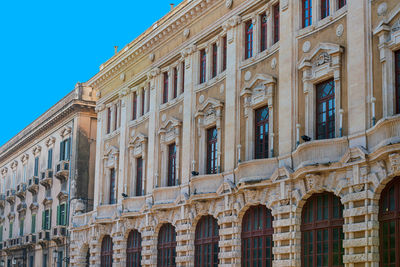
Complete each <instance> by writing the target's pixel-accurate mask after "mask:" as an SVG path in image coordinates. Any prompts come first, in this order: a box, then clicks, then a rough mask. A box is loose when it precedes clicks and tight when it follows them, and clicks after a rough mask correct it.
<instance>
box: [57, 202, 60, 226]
mask: <svg viewBox="0 0 400 267" xmlns="http://www.w3.org/2000/svg"><path fill="white" fill-rule="evenodd" d="M57 225H60V205H58V206H57Z"/></svg>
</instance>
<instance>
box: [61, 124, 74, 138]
mask: <svg viewBox="0 0 400 267" xmlns="http://www.w3.org/2000/svg"><path fill="white" fill-rule="evenodd" d="M71 131H72V129H71V127H69V126H65V127H64V128H63V129H62V130H61V132H60V136H61V137H62V138H65V137H67V136H68V135H69V134H70V133H71Z"/></svg>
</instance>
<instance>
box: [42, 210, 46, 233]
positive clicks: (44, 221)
mask: <svg viewBox="0 0 400 267" xmlns="http://www.w3.org/2000/svg"><path fill="white" fill-rule="evenodd" d="M45 229H46V214H45V211H42V230H45Z"/></svg>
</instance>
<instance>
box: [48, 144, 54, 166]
mask: <svg viewBox="0 0 400 267" xmlns="http://www.w3.org/2000/svg"><path fill="white" fill-rule="evenodd" d="M52 167H53V149H52V148H50V149H49V150H48V151H47V169H49V170H50V169H51V168H52Z"/></svg>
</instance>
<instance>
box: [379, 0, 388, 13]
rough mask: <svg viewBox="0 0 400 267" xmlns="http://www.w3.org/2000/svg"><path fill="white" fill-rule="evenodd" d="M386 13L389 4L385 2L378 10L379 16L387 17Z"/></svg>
mask: <svg viewBox="0 0 400 267" xmlns="http://www.w3.org/2000/svg"><path fill="white" fill-rule="evenodd" d="M386 12H387V3H386V2H383V3H382V4H380V5H379V6H378V9H377V13H378V16H385V15H386Z"/></svg>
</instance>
